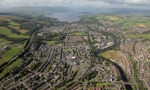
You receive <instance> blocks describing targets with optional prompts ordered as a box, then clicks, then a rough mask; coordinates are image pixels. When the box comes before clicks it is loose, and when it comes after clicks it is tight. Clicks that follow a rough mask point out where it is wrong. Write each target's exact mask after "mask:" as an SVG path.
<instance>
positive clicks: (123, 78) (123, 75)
mask: <svg viewBox="0 0 150 90" xmlns="http://www.w3.org/2000/svg"><path fill="white" fill-rule="evenodd" d="M112 38H113V40H114V45H113V46H111V47H108V48H106V49H104V51H107V50H109V49H111V48H115V47H116V46H117V44H118V43H117V38H116V37H115V36H114V35H113V36H112ZM101 51H102V50H98V51H96V52H94V56H95V57H98V54H99V53H101ZM111 62H112V61H111ZM112 63H113V64H114V65H115V66H116V68H117V69H118V70H119V72H120V75H121V78H122V80H123V81H124V82H128V80H127V77H126V76H125V74H124V71H123V70H122V68H121V67H120V66H119V65H118V64H116V63H114V62H112ZM125 88H126V90H132V87H131V85H125Z"/></svg>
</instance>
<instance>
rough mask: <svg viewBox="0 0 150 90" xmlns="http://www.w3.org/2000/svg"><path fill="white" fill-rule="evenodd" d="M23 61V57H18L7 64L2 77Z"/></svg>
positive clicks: (0, 75) (0, 74) (1, 74)
mask: <svg viewBox="0 0 150 90" xmlns="http://www.w3.org/2000/svg"><path fill="white" fill-rule="evenodd" d="M21 62H22V59H17V60H16V61H15V62H13V63H12V64H11V65H9V66H7V67H6V68H5V69H4V70H3V71H2V72H1V73H0V78H1V77H3V76H4V75H5V74H7V73H8V72H10V71H11V70H13V69H14V68H15V67H16V66H18V65H19V64H20V63H21Z"/></svg>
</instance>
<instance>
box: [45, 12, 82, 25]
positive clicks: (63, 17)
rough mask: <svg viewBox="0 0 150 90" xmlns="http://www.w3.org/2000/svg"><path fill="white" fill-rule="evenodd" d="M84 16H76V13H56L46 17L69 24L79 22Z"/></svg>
mask: <svg viewBox="0 0 150 90" xmlns="http://www.w3.org/2000/svg"><path fill="white" fill-rule="evenodd" d="M81 15H83V14H76V13H54V14H51V15H46V16H48V17H51V18H57V19H58V20H59V21H67V22H69V23H71V22H76V21H79V20H80V18H79V16H81Z"/></svg>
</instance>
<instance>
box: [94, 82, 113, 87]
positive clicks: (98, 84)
mask: <svg viewBox="0 0 150 90" xmlns="http://www.w3.org/2000/svg"><path fill="white" fill-rule="evenodd" d="M108 85H111V83H97V84H96V86H97V87H103V86H108Z"/></svg>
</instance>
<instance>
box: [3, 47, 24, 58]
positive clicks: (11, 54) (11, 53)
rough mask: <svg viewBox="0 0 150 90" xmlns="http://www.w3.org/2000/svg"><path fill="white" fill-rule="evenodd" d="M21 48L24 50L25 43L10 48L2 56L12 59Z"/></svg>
mask: <svg viewBox="0 0 150 90" xmlns="http://www.w3.org/2000/svg"><path fill="white" fill-rule="evenodd" d="M21 50H23V45H19V46H13V47H12V48H11V49H10V50H8V51H7V52H5V53H4V54H3V55H2V57H4V58H9V59H11V58H12V57H14V56H15V55H16V54H18V53H19V52H20V51H21Z"/></svg>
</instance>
